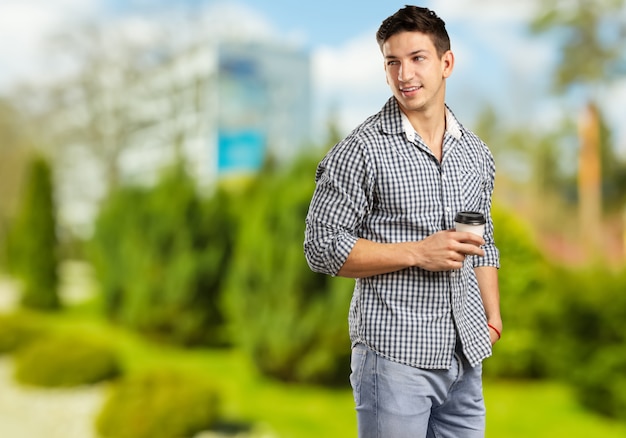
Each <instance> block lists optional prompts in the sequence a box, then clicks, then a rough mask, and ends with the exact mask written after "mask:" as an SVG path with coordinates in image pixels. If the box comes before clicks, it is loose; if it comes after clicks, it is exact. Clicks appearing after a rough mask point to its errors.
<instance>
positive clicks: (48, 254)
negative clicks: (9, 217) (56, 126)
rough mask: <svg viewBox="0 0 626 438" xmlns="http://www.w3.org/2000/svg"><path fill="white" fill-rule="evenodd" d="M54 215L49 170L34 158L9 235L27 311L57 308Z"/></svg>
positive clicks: (16, 273) (39, 158)
mask: <svg viewBox="0 0 626 438" xmlns="http://www.w3.org/2000/svg"><path fill="white" fill-rule="evenodd" d="M55 214H56V211H55V206H54V200H53V185H52V171H51V169H50V166H49V165H48V162H47V161H46V160H45V159H44V158H41V157H36V158H35V159H34V160H33V162H32V163H31V166H30V171H29V175H28V180H27V184H26V192H25V194H24V197H23V200H22V204H21V208H20V211H19V212H18V217H17V219H16V223H15V225H14V227H13V229H12V232H11V236H10V257H11V261H10V263H11V268H12V272H13V273H14V274H15V275H16V276H17V277H18V278H19V279H20V280H21V283H22V296H21V302H22V305H24V306H25V307H28V308H33V309H42V310H54V309H57V308H58V307H59V306H60V301H59V295H58V291H57V287H58V283H59V280H58V275H57V266H58V260H57V252H56V251H57V236H56V219H55Z"/></svg>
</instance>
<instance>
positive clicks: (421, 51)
mask: <svg viewBox="0 0 626 438" xmlns="http://www.w3.org/2000/svg"><path fill="white" fill-rule="evenodd" d="M421 53H429V52H428V50H426V49H417V50H414V51H413V52H411V53H409V54H408V56H415V55H419V54H421ZM398 58H399V56H396V55H386V56H385V59H398Z"/></svg>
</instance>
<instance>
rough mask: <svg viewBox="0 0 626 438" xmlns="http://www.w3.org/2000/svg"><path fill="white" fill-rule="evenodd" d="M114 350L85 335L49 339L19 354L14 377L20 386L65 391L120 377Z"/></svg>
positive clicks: (108, 345)
mask: <svg viewBox="0 0 626 438" xmlns="http://www.w3.org/2000/svg"><path fill="white" fill-rule="evenodd" d="M120 371H121V370H120V365H119V361H118V358H117V353H116V351H115V349H114V348H113V347H112V346H111V345H110V344H109V343H107V342H104V341H102V340H99V339H95V338H91V337H87V336H86V335H81V336H79V335H71V336H70V335H61V334H57V335H50V336H47V337H43V338H40V339H37V340H34V341H33V342H32V343H30V344H29V345H27V346H26V347H24V348H23V349H21V350H19V351H18V352H17V355H16V362H15V377H16V378H17V380H18V381H19V382H21V383H25V384H29V385H36V386H47V387H68V386H79V385H85V384H91V383H97V382H101V381H103V380H107V379H111V378H114V377H116V376H118V375H119V374H120Z"/></svg>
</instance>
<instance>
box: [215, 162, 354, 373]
mask: <svg viewBox="0 0 626 438" xmlns="http://www.w3.org/2000/svg"><path fill="white" fill-rule="evenodd" d="M315 163H316V160H313V159H311V158H303V159H301V160H300V161H299V162H297V163H295V165H293V166H292V167H290V168H289V169H287V170H286V171H285V170H283V171H282V172H276V173H272V174H263V175H261V177H260V178H259V180H258V181H257V183H256V184H255V185H254V187H253V189H252V190H251V191H250V192H249V193H247V195H246V196H245V197H244V199H243V200H242V203H241V205H240V217H241V218H242V221H241V226H240V233H239V235H238V242H237V245H236V249H235V254H234V257H233V264H232V267H231V271H230V276H229V285H228V289H227V291H228V292H227V294H226V295H225V298H226V304H227V306H226V308H227V309H228V314H229V316H230V320H231V322H232V335H233V337H235V339H236V342H237V343H238V344H239V345H241V347H242V348H243V349H244V351H246V352H247V354H249V355H250V356H251V357H252V358H253V360H254V362H255V363H256V365H257V366H258V367H259V369H260V370H261V371H262V372H263V373H265V374H267V375H270V376H273V377H275V378H278V379H281V380H286V381H301V382H334V381H337V380H338V379H341V380H342V381H345V378H346V375H347V373H348V372H349V368H348V364H349V359H348V355H349V353H350V343H349V339H348V333H347V313H348V307H349V301H350V296H351V293H352V288H353V285H354V282H353V281H352V280H347V279H339V278H331V277H329V276H325V275H321V274H316V273H313V272H311V270H310V269H309V267H308V265H307V263H306V261H305V258H304V255H303V249H302V244H303V243H302V242H303V239H304V220H305V217H306V213H307V209H308V205H309V202H310V199H311V195H312V193H313V189H314V172H315Z"/></svg>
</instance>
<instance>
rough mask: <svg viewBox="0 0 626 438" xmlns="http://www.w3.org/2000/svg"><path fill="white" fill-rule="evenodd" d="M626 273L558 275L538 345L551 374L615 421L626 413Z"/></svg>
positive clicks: (563, 272)
mask: <svg viewBox="0 0 626 438" xmlns="http://www.w3.org/2000/svg"><path fill="white" fill-rule="evenodd" d="M625 290H626V271H622V272H618V273H615V272H612V271H610V270H609V269H607V268H605V267H591V268H588V269H581V270H566V269H561V270H559V271H558V272H557V273H556V275H555V276H554V277H553V279H552V282H551V284H550V293H551V300H552V302H553V303H554V304H553V305H552V307H548V306H546V309H548V310H546V311H544V312H543V313H542V314H541V318H540V320H539V325H538V330H539V331H541V332H543V333H549V334H550V336H547V337H546V336H544V338H543V339H542V341H541V342H539V343H538V348H539V349H541V350H543V351H544V352H545V353H544V354H545V356H546V363H550V365H551V368H550V370H551V374H552V376H553V377H558V378H561V379H564V380H566V381H567V382H569V383H570V384H572V386H573V387H574V388H575V389H576V393H577V394H578V397H579V399H580V400H581V402H582V403H583V404H585V405H586V406H588V407H590V408H591V409H593V410H595V411H597V412H600V413H602V414H605V415H609V416H612V417H616V418H621V419H624V418H625V414H624V413H625V412H626V397H625V395H624V394H626V330H624V321H626V294H624V291H625Z"/></svg>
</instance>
